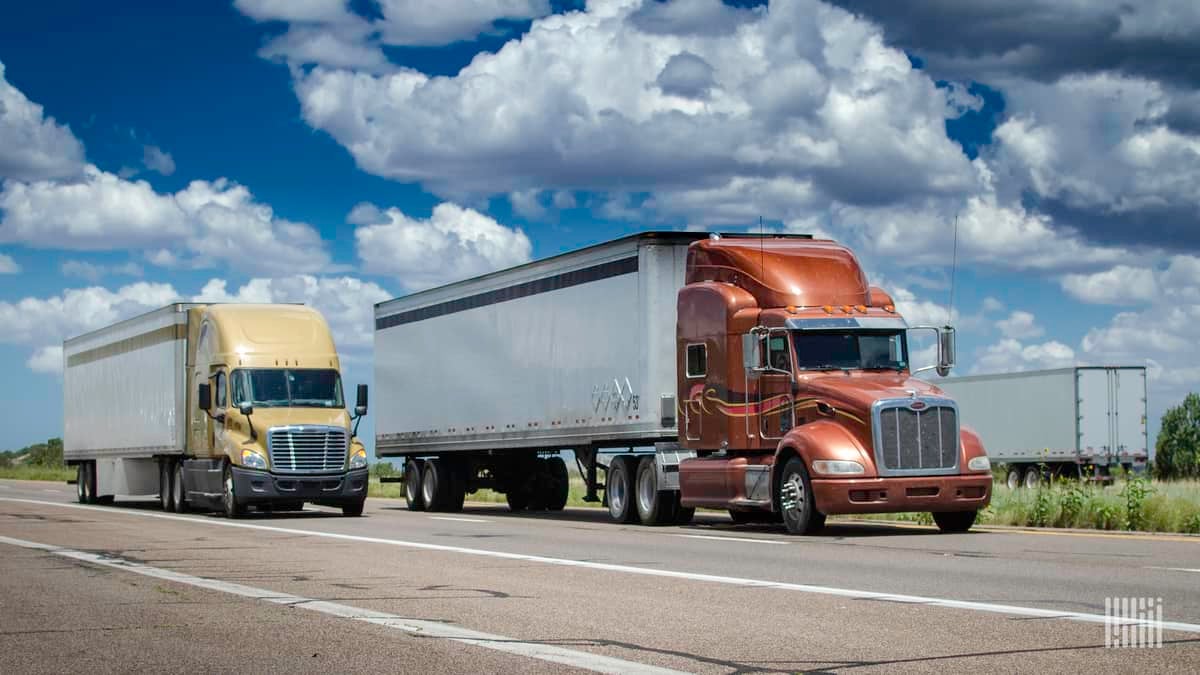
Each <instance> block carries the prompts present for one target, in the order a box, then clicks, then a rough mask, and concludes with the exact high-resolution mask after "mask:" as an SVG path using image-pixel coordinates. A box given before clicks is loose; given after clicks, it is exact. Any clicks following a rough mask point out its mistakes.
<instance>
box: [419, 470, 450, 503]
mask: <svg viewBox="0 0 1200 675" xmlns="http://www.w3.org/2000/svg"><path fill="white" fill-rule="evenodd" d="M450 483H451V480H450V476H449V472H448V471H446V463H445V461H444V460H442V459H440V458H437V457H435V458H433V459H427V460H425V469H424V470H423V471H421V498H422V499H424V500H425V510H426V511H442V510H445V508H446V504H447V502H449V501H450V500H449V492H450Z"/></svg>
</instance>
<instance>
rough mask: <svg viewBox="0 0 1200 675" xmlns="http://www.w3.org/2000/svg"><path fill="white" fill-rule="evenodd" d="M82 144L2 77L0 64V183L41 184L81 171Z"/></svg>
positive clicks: (1, 64) (65, 127)
mask: <svg viewBox="0 0 1200 675" xmlns="http://www.w3.org/2000/svg"><path fill="white" fill-rule="evenodd" d="M83 157H84V155H83V144H82V143H80V142H79V140H78V139H77V138H75V135H74V134H72V133H71V130H70V128H68V127H67V126H65V125H62V124H59V123H57V122H55V121H54V118H53V117H47V116H46V115H45V113H44V112H43V110H42V106H40V105H38V104H36V103H34V102H32V101H30V100H29V99H28V98H26V97H25V95H24V94H22V93H21V92H20V90H18V89H17V88H16V87H14V86H12V85H11V84H9V82H8V80H7V79H6V77H5V72H4V64H3V63H0V180H2V179H6V178H8V179H13V180H41V179H46V178H64V177H71V176H75V175H78V174H79V173H80V172H82V171H83V164H84V159H83Z"/></svg>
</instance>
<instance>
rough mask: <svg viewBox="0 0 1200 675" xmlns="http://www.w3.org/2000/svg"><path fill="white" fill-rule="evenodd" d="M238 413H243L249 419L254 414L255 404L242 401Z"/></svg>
mask: <svg viewBox="0 0 1200 675" xmlns="http://www.w3.org/2000/svg"><path fill="white" fill-rule="evenodd" d="M238 412H240V413H242V414H243V415H245V416H246V417H249V416H251V415H253V414H254V404H252V403H250V402H249V401H242V402H241V403H239V404H238Z"/></svg>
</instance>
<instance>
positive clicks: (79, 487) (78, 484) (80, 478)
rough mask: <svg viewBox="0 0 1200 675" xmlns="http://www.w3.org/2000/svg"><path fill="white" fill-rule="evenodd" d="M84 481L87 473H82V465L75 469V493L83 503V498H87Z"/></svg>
mask: <svg viewBox="0 0 1200 675" xmlns="http://www.w3.org/2000/svg"><path fill="white" fill-rule="evenodd" d="M86 480H87V472H86V471H84V469H83V465H82V464H80V465H79V467H78V468H76V469H75V493H76V494H77V495H79V500H80V501H83V500H84V498H85V497H87V492H86V490H85V488H84V484H83V483H84V481H86Z"/></svg>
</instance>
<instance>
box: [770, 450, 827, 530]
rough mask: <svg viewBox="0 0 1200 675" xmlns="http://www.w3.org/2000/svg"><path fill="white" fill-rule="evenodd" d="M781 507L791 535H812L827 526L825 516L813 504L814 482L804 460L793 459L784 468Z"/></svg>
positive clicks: (781, 485) (780, 493)
mask: <svg viewBox="0 0 1200 675" xmlns="http://www.w3.org/2000/svg"><path fill="white" fill-rule="evenodd" d="M779 507H780V511H782V512H783V524H784V525H785V526H786V527H787V530H788V532H789V533H790V534H812V533H813V532H816V531H817V530H820V529H821V528H822V527H824V526H825V514H823V513H821V512H820V511H818V510H817V505H816V504H815V503H814V502H813V496H812V482H811V481H810V480H809V478H808V469H807V468H806V467H805V466H804V460H802V459H800V458H799V457H793V458H791V459H789V460H788V461H787V464H785V465H784V466H783V475H782V476H780V480H779Z"/></svg>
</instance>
